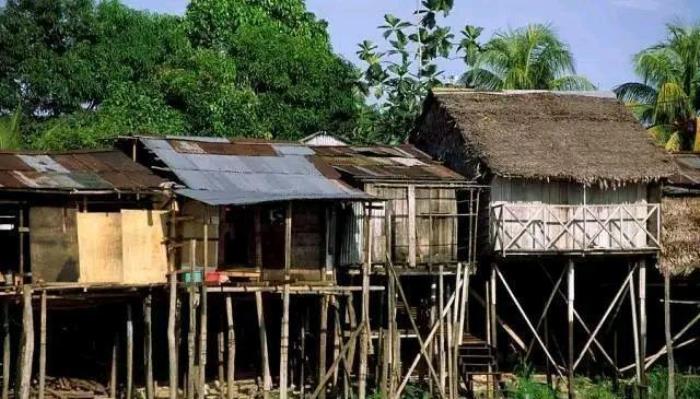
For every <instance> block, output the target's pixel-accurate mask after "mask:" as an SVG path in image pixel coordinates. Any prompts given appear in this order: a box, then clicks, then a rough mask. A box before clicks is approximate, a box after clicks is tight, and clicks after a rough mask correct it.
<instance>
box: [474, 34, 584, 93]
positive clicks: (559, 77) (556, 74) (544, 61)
mask: <svg viewBox="0 0 700 399" xmlns="http://www.w3.org/2000/svg"><path fill="white" fill-rule="evenodd" d="M469 58H471V59H467V60H466V61H467V63H468V66H469V67H470V69H469V70H468V71H467V72H466V73H465V74H464V75H463V76H462V83H465V84H466V85H467V86H469V87H474V88H477V89H482V90H524V89H535V90H593V89H595V86H593V84H591V82H589V81H588V80H587V79H586V78H584V77H582V76H577V75H575V73H576V72H575V67H574V57H573V54H572V53H571V50H570V49H569V46H568V45H567V44H566V43H565V42H563V41H562V40H561V39H559V37H557V34H556V32H554V30H553V29H552V27H551V26H549V25H541V24H532V25H527V26H525V27H522V28H518V29H514V30H508V31H506V32H498V33H496V34H495V35H494V36H493V37H492V38H491V39H490V40H489V41H488V42H486V43H485V44H484V45H482V46H480V49H479V51H478V52H477V54H475V55H474V56H472V57H469Z"/></svg>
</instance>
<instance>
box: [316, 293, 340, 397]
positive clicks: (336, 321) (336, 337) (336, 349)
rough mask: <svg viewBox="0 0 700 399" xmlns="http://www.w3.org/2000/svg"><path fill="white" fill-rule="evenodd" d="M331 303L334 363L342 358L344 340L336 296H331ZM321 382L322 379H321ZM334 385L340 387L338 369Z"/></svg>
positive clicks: (335, 372) (333, 381)
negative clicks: (342, 342) (341, 346)
mask: <svg viewBox="0 0 700 399" xmlns="http://www.w3.org/2000/svg"><path fill="white" fill-rule="evenodd" d="M330 301H331V304H332V305H333V362H335V360H336V359H337V358H338V357H339V356H340V344H341V340H342V336H341V329H342V327H341V326H340V304H339V303H338V300H337V298H336V297H335V295H331V296H330ZM319 380H320V378H319ZM331 381H332V384H333V387H334V388H336V391H337V387H338V369H335V370H334V371H333V377H332V380H331Z"/></svg>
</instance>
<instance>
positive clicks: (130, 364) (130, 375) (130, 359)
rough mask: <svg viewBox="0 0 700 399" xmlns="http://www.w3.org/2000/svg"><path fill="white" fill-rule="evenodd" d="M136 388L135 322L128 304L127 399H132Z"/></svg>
mask: <svg viewBox="0 0 700 399" xmlns="http://www.w3.org/2000/svg"><path fill="white" fill-rule="evenodd" d="M133 388H134V321H133V318H132V315H131V304H130V303H127V304H126V399H131V397H132V394H133V392H132V391H133Z"/></svg>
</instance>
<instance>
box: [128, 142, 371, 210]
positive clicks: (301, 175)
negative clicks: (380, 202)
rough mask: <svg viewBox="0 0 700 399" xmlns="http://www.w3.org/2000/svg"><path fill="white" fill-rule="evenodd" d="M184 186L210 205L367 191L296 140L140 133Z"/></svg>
mask: <svg viewBox="0 0 700 399" xmlns="http://www.w3.org/2000/svg"><path fill="white" fill-rule="evenodd" d="M140 140H141V142H142V143H143V144H144V146H145V147H146V148H147V149H148V150H150V151H151V152H153V154H154V155H155V156H156V157H158V158H159V159H160V161H162V162H163V163H164V164H165V165H166V166H167V167H168V168H169V169H170V170H171V171H172V172H173V173H174V174H175V176H176V177H177V178H178V179H179V180H180V182H181V183H182V184H183V185H184V186H186V188H184V189H180V190H177V193H178V194H180V195H183V196H186V197H189V198H193V199H196V200H198V201H201V202H204V203H207V204H210V205H224V204H231V205H244V204H253V203H260V202H272V201H283V200H303V199H337V200H360V199H367V198H369V196H368V195H367V194H365V193H364V192H362V191H359V190H356V189H353V188H351V187H350V186H348V185H347V184H345V183H343V182H342V181H340V180H339V179H338V177H339V176H333V175H332V174H331V173H328V170H330V169H331V168H330V166H328V165H325V168H324V165H320V164H319V162H320V160H319V159H317V157H315V155H314V154H315V151H314V150H313V149H311V148H309V147H307V146H305V145H301V144H296V143H289V144H288V143H271V142H223V141H221V140H216V141H209V140H206V139H204V140H197V139H195V138H187V139H186V140H180V139H179V138H166V139H157V138H140Z"/></svg>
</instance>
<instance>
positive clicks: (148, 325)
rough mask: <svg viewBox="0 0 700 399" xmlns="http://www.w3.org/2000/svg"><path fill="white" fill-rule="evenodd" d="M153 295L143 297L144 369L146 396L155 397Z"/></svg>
mask: <svg viewBox="0 0 700 399" xmlns="http://www.w3.org/2000/svg"><path fill="white" fill-rule="evenodd" d="M152 305H153V296H152V295H151V293H150V292H149V293H147V294H146V296H145V297H144V298H143V369H144V373H145V378H144V380H145V382H146V398H147V399H153V398H154V397H155V385H154V383H153V337H152V334H153V320H152V317H153V315H152V308H153V306H152Z"/></svg>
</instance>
